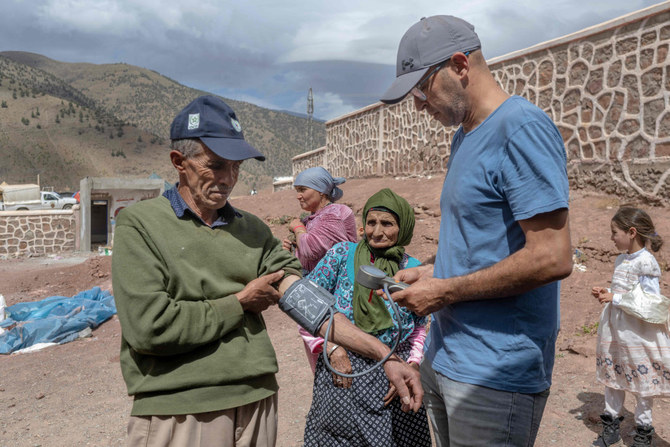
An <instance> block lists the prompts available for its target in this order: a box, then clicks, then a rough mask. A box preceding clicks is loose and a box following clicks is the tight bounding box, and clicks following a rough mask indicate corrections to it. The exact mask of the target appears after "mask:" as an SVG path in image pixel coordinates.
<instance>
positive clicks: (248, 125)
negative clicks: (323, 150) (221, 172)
mask: <svg viewBox="0 0 670 447" xmlns="http://www.w3.org/2000/svg"><path fill="white" fill-rule="evenodd" d="M0 83H2V84H1V85H0V100H5V101H7V104H8V107H9V105H10V104H11V105H12V108H14V109H15V110H14V111H13V112H11V113H7V112H9V111H8V110H7V109H0V125H3V128H4V127H5V126H4V123H5V120H8V121H12V120H13V119H14V118H13V117H14V116H15V115H16V112H20V113H22V114H23V115H25V114H26V113H28V111H31V110H32V111H33V113H34V110H35V108H37V107H39V104H40V103H41V102H42V100H44V104H43V105H42V108H43V109H42V110H45V111H48V112H50V113H53V114H54V115H55V113H57V111H56V110H55V109H54V101H55V106H58V105H59V104H58V101H59V100H60V99H62V100H63V101H64V104H63V106H65V107H66V110H70V106H69V103H70V102H72V104H73V107H74V109H75V112H76V113H77V116H79V115H78V113H79V108H81V109H82V110H81V111H82V113H84V115H88V116H89V123H88V124H91V127H92V128H93V129H96V127H95V126H96V125H97V126H98V128H99V127H104V128H105V130H104V131H103V132H100V131H98V133H99V134H104V135H105V136H106V137H108V139H112V140H113V138H109V135H112V136H113V135H115V134H116V133H119V132H118V129H122V131H121V132H120V133H121V136H120V137H119V138H121V139H122V142H119V141H116V142H112V141H106V140H105V141H104V142H101V141H98V142H97V144H98V145H100V144H102V146H104V147H105V149H100V148H98V149H97V152H105V151H108V152H109V153H110V154H111V153H112V152H114V151H119V150H122V151H123V152H124V154H125V157H126V158H124V159H123V160H126V161H127V160H132V161H134V162H135V164H136V168H135V169H134V170H133V169H131V168H126V169H123V168H120V167H117V166H116V164H118V163H111V164H110V163H109V162H110V160H105V158H106V157H102V158H101V159H100V160H99V161H100V163H96V160H98V157H96V156H93V157H88V158H92V159H91V163H88V164H87V163H84V165H86V166H83V165H82V162H81V161H80V162H79V165H82V168H83V170H84V171H87V170H89V169H90V170H91V172H90V173H88V174H87V175H90V176H96V175H101V174H100V173H102V172H106V173H107V174H105V175H114V176H120V175H133V174H134V175H138V176H141V175H143V174H145V173H147V172H148V173H151V172H154V171H155V172H157V173H159V175H160V171H163V172H164V171H165V169H164V165H166V164H169V162H168V159H167V156H164V157H161V155H166V154H165V152H166V151H167V149H166V147H167V146H168V144H169V140H168V136H169V126H170V123H171V121H172V118H173V117H174V115H175V114H176V113H177V112H178V111H179V110H180V109H181V108H183V107H184V106H185V105H186V104H187V103H188V102H190V101H191V100H193V99H194V98H196V97H197V96H199V95H202V94H205V92H202V91H198V90H195V89H192V88H189V87H186V86H183V85H181V84H179V83H177V82H175V81H173V80H171V79H169V78H167V77H165V76H162V75H160V74H159V73H156V72H154V71H151V70H147V69H144V68H140V67H135V66H132V65H128V64H123V63H119V64H104V65H95V64H88V63H64V62H58V61H54V60H52V59H49V58H47V57H45V56H42V55H39V54H34V53H26V52H15V51H12V52H2V53H0ZM21 92H25V96H23V95H21ZM13 96H16V98H13ZM48 98H53V100H54V101H51V100H49V99H48ZM224 100H225V101H226V102H227V103H228V104H229V105H230V106H231V107H233V109H235V111H236V113H237V115H238V118H239V119H240V121H241V123H242V125H243V127H244V134H245V138H246V139H247V141H249V142H250V143H251V144H252V145H254V146H256V147H257V148H258V149H259V150H260V151H261V152H263V153H264V154H265V155H266V157H267V160H266V161H265V162H263V163H261V162H258V161H256V160H249V161H247V162H245V163H244V164H243V172H242V173H241V183H242V184H243V185H242V186H241V188H250V187H257V188H263V187H267V186H269V185H270V183H271V179H272V177H275V176H282V175H290V173H291V162H290V160H291V158H292V157H293V156H295V155H297V154H299V153H302V152H304V151H305V150H306V149H307V148H306V145H305V139H306V138H305V137H306V135H307V126H308V120H307V119H305V118H301V117H298V116H295V115H292V114H288V113H283V112H278V111H273V110H268V109H264V108H261V107H258V106H255V105H253V104H249V103H245V102H240V101H234V100H230V99H225V98H224ZM44 107H47V109H44ZM56 108H57V107H56ZM3 112H4V113H3ZM54 115H52V117H53V116H54ZM91 117H95V122H91V121H90V120H91ZM19 124H20V125H19V126H14V127H18V129H20V130H21V131H22V132H23V135H24V136H25V135H30V137H29V139H38V140H40V143H36V142H33V143H30V144H31V145H32V147H33V149H34V147H35V146H34V145H35V144H38V145H39V144H41V145H42V146H43V147H46V146H48V144H47V143H46V142H43V141H42V140H43V139H44V138H45V135H40V132H35V130H45V128H44V126H42V129H34V128H33V126H32V125H25V124H23V123H21V122H20V121H19ZM60 124H63V122H61V123H60ZM74 124H75V126H74V127H75V128H76V129H72V131H70V132H66V134H68V135H69V136H68V137H67V138H66V140H70V139H71V137H73V136H74V135H73V134H76V136H77V137H81V138H79V139H83V140H86V139H87V138H88V137H89V134H88V133H87V132H83V133H82V129H81V127H80V126H77V125H76V122H75V123H74ZM79 124H85V123H84V122H80V123H79ZM21 126H23V127H21ZM110 126H111V127H112V129H113V130H112V131H111V132H109V128H110ZM312 126H313V133H314V135H315V138H314V141H315V147H319V146H321V145H323V144H325V125H324V123H322V122H318V121H313V122H312ZM85 127H86V126H85ZM129 127H132V129H133V131H132V132H129V131H128V129H129ZM123 129H125V130H123ZM33 133H34V134H35V135H33ZM41 133H42V134H43V133H44V132H41ZM131 134H132V138H133V139H134V140H133V141H123V138H124V137H125V136H127V137H128V138H130V137H131ZM92 135H93V136H100V135H95V133H93V134H92ZM0 138H1V137H0ZM128 138H126V139H128ZM47 140H48V138H47ZM95 140H96V139H95V138H94V139H93V140H92V141H91V143H92V144H93V142H94V141H95ZM98 140H99V138H98ZM103 140H104V138H103ZM7 143H9V141H8V142H7ZM110 143H112V144H110ZM119 143H121V144H119ZM133 143H140V145H142V143H144V146H147V147H145V148H144V149H147V150H148V152H149V154H145V156H143V157H140V156H139V155H142V154H143V153H144V152H143V151H144V149H141V150H140V149H138V148H137V147H136V146H137V144H133ZM11 144H12V145H13V146H14V149H12V150H13V151H17V152H22V153H24V152H27V153H28V154H29V155H26V156H25V158H28V159H29V158H30V156H31V155H30V154H31V150H30V149H28V148H23V147H24V146H26V145H27V144H28V142H27V141H25V140H24V139H23V138H12V140H11ZM63 144H64V145H66V146H69V145H68V144H66V143H65V142H63ZM17 146H18V147H20V148H22V149H18V150H16V147H17ZM75 146H76V145H75ZM93 146H94V147H95V146H96V144H93ZM110 146H111V147H110ZM129 146H130V147H129ZM152 146H159V147H162V149H161V150H157V151H154V150H150V149H151V147H152ZM112 147H113V148H115V149H112ZM52 149H53V145H52ZM126 149H130V151H128V150H126ZM156 149H158V147H157V148H156ZM8 150H10V148H9V147H7V146H5V144H2V140H0V154H2V153H4V152H5V151H8ZM83 151H84V152H87V150H86V149H84V150H83ZM92 151H93V152H94V153H95V152H96V149H95V148H94V149H93V150H92ZM53 152H56V153H55V154H53V155H52V156H51V157H50V160H51V161H50V162H49V163H46V164H44V163H42V164H40V163H33V165H34V166H33V171H35V170H39V169H40V168H43V169H44V170H45V171H46V170H48V169H49V168H50V167H51V166H52V165H55V166H61V167H62V166H67V165H69V163H70V162H72V160H71V158H72V157H65V158H66V159H67V161H65V162H57V161H56V159H58V158H60V157H59V156H58V155H57V154H58V153H59V152H60V151H59V150H56V151H53ZM33 155H34V154H33ZM89 155H91V154H89ZM147 155H152V156H147ZM82 157H84V158H86V155H85V154H82ZM107 158H108V157H107ZM116 158H117V160H112V161H114V162H118V161H121V160H118V158H122V157H119V156H116ZM26 164H27V162H24V163H23V164H21V163H19V165H18V166H24V165H26ZM91 164H93V165H94V167H93V168H91V166H90V165H91ZM121 164H123V162H122V163H121ZM17 169H18V170H19V171H25V169H20V168H12V171H16V170H17ZM169 169H171V168H169ZM6 171H7V168H5V169H0V179H2V177H3V176H7V175H8V173H7V172H6ZM75 171H78V170H75ZM129 171H131V172H132V174H129ZM117 172H118V173H117ZM169 174H170V172H169V170H168V174H167V175H169ZM21 175H22V176H23V177H25V175H27V174H21ZM77 175H81V173H78V174H77ZM59 181H60V180H59ZM55 183H58V181H56V182H55ZM70 183H71V181H70ZM239 190H240V189H238V191H239Z"/></svg>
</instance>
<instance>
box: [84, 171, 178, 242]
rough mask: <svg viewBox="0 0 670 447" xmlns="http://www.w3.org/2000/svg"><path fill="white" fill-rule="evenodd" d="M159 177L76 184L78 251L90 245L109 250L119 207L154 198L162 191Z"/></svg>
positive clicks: (115, 179) (163, 184)
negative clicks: (78, 208) (77, 193)
mask: <svg viewBox="0 0 670 447" xmlns="http://www.w3.org/2000/svg"><path fill="white" fill-rule="evenodd" d="M165 184H166V183H165V181H164V180H163V179H161V178H148V179H126V178H100V177H98V178H92V177H86V178H84V179H82V180H81V182H80V191H79V197H80V205H81V225H80V234H79V239H80V244H79V249H80V250H81V251H84V252H86V251H91V249H92V248H93V246H106V247H111V246H112V245H113V241H114V226H115V223H116V216H117V215H118V214H119V211H121V210H122V209H123V208H125V207H127V206H129V205H131V204H133V203H136V202H141V201H142V200H147V199H152V198H154V197H158V196H159V195H161V194H162V193H163V191H165Z"/></svg>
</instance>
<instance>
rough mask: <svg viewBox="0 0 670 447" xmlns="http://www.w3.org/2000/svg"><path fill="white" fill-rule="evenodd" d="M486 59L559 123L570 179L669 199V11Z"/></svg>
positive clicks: (508, 85)
mask: <svg viewBox="0 0 670 447" xmlns="http://www.w3.org/2000/svg"><path fill="white" fill-rule="evenodd" d="M668 8H669V7H668V5H667V4H666V5H665V10H661V11H656V12H655V13H652V14H649V12H647V13H646V14H645V13H644V11H641V12H640V13H638V16H637V17H635V15H633V16H632V17H630V19H631V20H629V21H625V22H623V23H620V24H617V26H615V27H614V28H609V29H601V30H597V31H596V32H594V33H592V34H590V35H588V36H584V37H578V38H573V39H569V40H568V39H566V40H567V41H565V42H560V43H558V44H556V45H553V46H550V47H547V48H540V49H538V50H537V51H534V52H532V53H529V54H525V55H520V56H517V57H514V58H511V59H507V60H502V61H499V62H493V61H489V66H490V68H491V71H492V72H493V74H494V76H495V78H496V79H497V81H498V82H499V83H500V85H501V86H502V87H503V88H505V89H506V90H507V91H508V92H510V93H514V94H517V95H521V96H524V97H525V98H527V99H529V100H530V101H531V102H533V103H535V104H537V105H538V106H539V107H540V108H541V109H542V110H544V111H545V112H547V114H549V116H550V117H552V119H553V120H554V122H555V123H556V124H557V126H558V128H559V130H560V131H561V134H562V135H563V141H564V142H565V146H566V150H567V153H568V160H569V161H570V169H569V172H570V180H571V185H572V186H573V187H577V188H579V187H588V186H593V187H597V188H598V189H601V190H606V191H608V192H611V193H617V194H623V195H626V196H634V195H641V196H644V197H646V198H650V199H668V198H670V195H669V193H670V191H669V190H668V188H666V187H665V185H666V180H667V177H668V175H669V174H670V170H668V165H669V164H670V163H669V162H670V157H669V156H670V112H669V110H670V107H669V105H670V104H669V95H670V64H669V62H670V60H669V58H668V46H669V44H670V11H669V10H668Z"/></svg>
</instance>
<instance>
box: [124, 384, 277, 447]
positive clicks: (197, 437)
mask: <svg viewBox="0 0 670 447" xmlns="http://www.w3.org/2000/svg"><path fill="white" fill-rule="evenodd" d="M276 442H277V394H276V393H275V394H273V395H272V396H270V397H268V398H266V399H263V400H259V401H258V402H253V403H250V404H247V405H244V406H241V407H237V408H231V409H228V410H221V411H212V412H210V413H199V414H186V415H178V416H131V417H130V421H129V422H128V446H129V447H167V446H170V447H198V446H200V447H274V445H275V443H276Z"/></svg>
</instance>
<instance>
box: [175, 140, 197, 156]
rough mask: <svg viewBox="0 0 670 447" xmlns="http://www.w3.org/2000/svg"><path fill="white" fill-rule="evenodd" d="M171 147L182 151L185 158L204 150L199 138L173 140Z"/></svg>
mask: <svg viewBox="0 0 670 447" xmlns="http://www.w3.org/2000/svg"><path fill="white" fill-rule="evenodd" d="M170 149H172V150H174V151H179V152H181V154H182V155H183V156H184V158H193V157H195V156H196V155H198V154H200V153H201V152H202V151H203V149H202V144H201V142H200V140H199V139H198V138H184V139H181V140H172V142H171V143H170Z"/></svg>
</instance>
